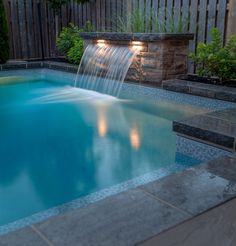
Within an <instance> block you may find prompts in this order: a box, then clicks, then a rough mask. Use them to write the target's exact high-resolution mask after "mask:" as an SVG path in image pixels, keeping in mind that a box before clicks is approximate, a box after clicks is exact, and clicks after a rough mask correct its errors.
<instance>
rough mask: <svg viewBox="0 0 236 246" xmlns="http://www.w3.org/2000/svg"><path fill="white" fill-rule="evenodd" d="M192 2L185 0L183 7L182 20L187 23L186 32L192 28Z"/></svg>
mask: <svg viewBox="0 0 236 246" xmlns="http://www.w3.org/2000/svg"><path fill="white" fill-rule="evenodd" d="M189 11H190V0H183V5H182V19H183V21H184V23H185V30H184V31H185V32H187V31H188V30H189V26H190V12H189Z"/></svg>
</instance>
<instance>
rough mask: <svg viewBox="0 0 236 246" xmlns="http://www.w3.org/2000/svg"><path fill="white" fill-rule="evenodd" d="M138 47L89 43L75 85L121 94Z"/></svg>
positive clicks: (111, 93) (104, 92) (116, 94)
mask: <svg viewBox="0 0 236 246" xmlns="http://www.w3.org/2000/svg"><path fill="white" fill-rule="evenodd" d="M137 52H138V49H135V48H129V47H123V46H115V45H107V44H94V45H88V46H87V48H86V50H85V52H84V55H83V57H82V60H81V62H80V66H79V68H78V73H77V76H76V80H75V87H79V88H83V89H87V90H94V91H98V92H101V93H103V94H108V95H112V96H115V97H118V96H119V93H120V90H121V87H122V84H123V82H124V79H125V77H126V74H127V72H128V69H129V67H130V65H131V64H132V62H133V59H134V58H135V56H136V54H137Z"/></svg>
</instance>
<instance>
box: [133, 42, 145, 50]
mask: <svg viewBox="0 0 236 246" xmlns="http://www.w3.org/2000/svg"><path fill="white" fill-rule="evenodd" d="M132 48H133V49H135V50H141V49H142V48H143V43H142V42H140V41H132Z"/></svg>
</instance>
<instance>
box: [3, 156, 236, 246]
mask: <svg viewBox="0 0 236 246" xmlns="http://www.w3.org/2000/svg"><path fill="white" fill-rule="evenodd" d="M235 177H236V158H233V157H220V158H218V159H216V160H214V161H210V162H208V163H205V164H202V165H199V166H196V167H194V168H190V169H187V170H185V171H183V172H180V173H177V174H173V175H171V176H167V177H165V178H163V179H160V180H157V181H154V182H152V183H148V184H146V185H143V186H140V187H138V188H136V189H132V190H128V191H126V192H123V193H120V194H118V195H115V196H111V197H109V198H106V199H104V200H101V201H99V202H97V203H94V204H91V205H89V206H87V207H84V208H79V209H76V210H73V211H70V212H67V213H65V214H62V215H59V216H56V217H52V218H50V219H48V220H46V221H43V222H41V223H38V224H35V225H32V226H30V227H26V228H24V229H21V230H19V231H15V232H12V233H8V234H6V235H3V236H1V237H0V245H1V246H6V245H11V246H12V245H13V246H14V245H16V246H17V245H24V246H28V245H30V246H32V245H36V246H37V245H40V246H41V245H42V246H43V245H44V246H45V245H51V246H52V245H63V246H66V245H70V246H73V245H83V246H84V245H96V246H97V245H98V246H99V245H103V246H106V245H109V246H110V245H136V244H138V243H142V242H145V244H147V245H148V244H150V243H151V245H152V244H153V242H155V241H153V240H157V242H158V241H159V240H160V242H162V241H161V240H164V239H162V238H163V237H165V238H166V236H165V235H166V234H160V233H161V232H163V231H166V230H168V229H170V228H173V227H174V226H176V225H178V224H180V223H183V222H185V221H188V220H190V219H192V218H194V217H195V216H197V215H199V214H201V213H203V212H205V211H208V210H209V209H211V208H214V207H215V206H217V205H220V204H222V203H224V202H226V201H229V200H231V199H233V198H234V197H236V178H235ZM232 209H233V207H232ZM208 213H210V212H208ZM213 214H214V213H213ZM232 216H233V214H232ZM203 220H204V219H203ZM193 221H196V223H197V224H195V222H194V223H193V222H191V220H190V221H188V222H187V223H192V224H193V225H192V227H191V228H195V227H197V228H198V227H199V226H200V227H201V220H200V222H198V221H199V217H196V218H194V220H193ZM199 223H200V224H199ZM183 225H184V224H182V225H180V226H182V227H183ZM194 226H195V227H194ZM182 227H181V228H182ZM177 228H178V227H177ZM177 228H176V230H177V231H178V230H180V229H177ZM173 230H174V229H173ZM181 230H184V229H181ZM170 233H173V234H174V233H175V231H173V232H172V231H170ZM183 233H184V231H183ZM158 234H160V236H156V235H158ZM163 235H164V236H163ZM182 235H183V234H182ZM155 236H156V237H155ZM226 236H227V235H226ZM159 237H160V238H161V239H159ZM150 238H152V239H150ZM149 239H150V240H149ZM177 239H179V240H183V241H184V240H185V241H186V239H185V238H183V237H180V238H179V237H177ZM186 242H188V241H186ZM145 244H144V245H145ZM154 245H157V244H154ZM158 245H165V244H159V243H158ZM169 245H176V244H169ZM180 245H181V244H180ZM186 245H190V244H186ZM201 245H204V244H201Z"/></svg>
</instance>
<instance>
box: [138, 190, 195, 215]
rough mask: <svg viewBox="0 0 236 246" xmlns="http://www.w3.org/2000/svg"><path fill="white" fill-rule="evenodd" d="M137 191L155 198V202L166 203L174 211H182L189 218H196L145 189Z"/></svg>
mask: <svg viewBox="0 0 236 246" xmlns="http://www.w3.org/2000/svg"><path fill="white" fill-rule="evenodd" d="M137 189H139V190H141V191H142V192H143V193H145V194H146V195H148V196H150V197H152V198H154V199H155V200H157V201H159V202H161V203H164V204H166V205H168V206H169V207H172V208H174V209H176V210H178V211H180V212H181V213H183V214H185V215H188V216H191V217H194V216H195V215H194V214H192V213H190V212H186V211H184V210H182V209H181V208H178V207H176V206H174V205H173V204H171V203H169V202H167V201H165V200H162V199H161V198H159V197H158V196H156V195H153V194H152V193H150V192H148V191H146V190H145V189H143V188H141V187H137Z"/></svg>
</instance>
